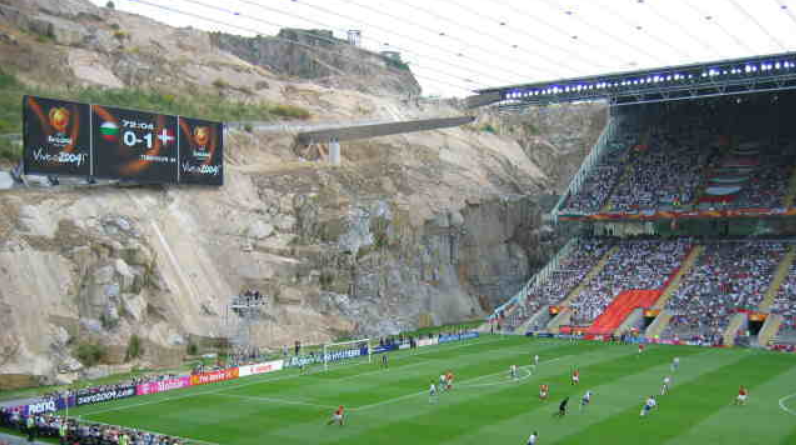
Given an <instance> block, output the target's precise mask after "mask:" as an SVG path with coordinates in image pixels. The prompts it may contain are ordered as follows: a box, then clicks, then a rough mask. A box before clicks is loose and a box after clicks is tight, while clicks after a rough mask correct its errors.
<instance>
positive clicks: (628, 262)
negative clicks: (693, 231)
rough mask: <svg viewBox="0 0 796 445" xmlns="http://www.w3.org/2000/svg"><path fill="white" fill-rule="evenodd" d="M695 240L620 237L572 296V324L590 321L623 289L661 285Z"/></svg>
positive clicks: (675, 268) (656, 287)
mask: <svg viewBox="0 0 796 445" xmlns="http://www.w3.org/2000/svg"><path fill="white" fill-rule="evenodd" d="M692 242H693V240H692V239H690V238H678V239H675V240H661V239H633V240H623V241H620V242H619V243H618V244H617V246H618V247H619V249H618V250H617V251H616V253H614V254H613V255H611V257H610V259H609V260H608V262H607V263H606V265H605V267H604V268H603V270H602V271H600V273H599V274H597V275H596V276H595V277H593V278H592V279H591V281H589V283H587V285H586V287H585V288H584V289H583V290H582V291H581V293H580V294H579V295H578V296H577V297H576V298H575V299H574V300H573V302H572V304H571V308H572V311H573V313H572V321H571V323H572V324H573V325H580V326H584V325H588V324H591V323H592V322H593V321H594V320H595V319H596V318H597V317H598V316H599V315H600V314H602V313H603V312H604V311H605V309H606V308H607V307H608V305H609V304H611V301H612V300H613V299H614V298H615V297H616V296H617V295H619V294H620V293H622V292H624V291H629V290H634V289H649V290H652V289H658V288H661V287H662V286H663V285H664V284H665V283H666V281H667V279H668V278H669V277H670V276H671V275H672V273H673V272H675V271H676V270H677V267H679V265H680V263H681V262H682V260H683V259H684V258H685V255H686V254H687V252H688V249H689V248H690V246H691V244H692Z"/></svg>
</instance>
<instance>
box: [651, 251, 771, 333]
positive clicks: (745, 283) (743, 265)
mask: <svg viewBox="0 0 796 445" xmlns="http://www.w3.org/2000/svg"><path fill="white" fill-rule="evenodd" d="M785 250H786V245H785V244H784V243H783V242H780V241H774V240H738V241H714V242H711V243H707V244H706V246H705V251H704V252H703V253H702V255H701V256H700V257H699V259H698V261H697V263H696V264H695V265H694V268H693V269H692V270H691V271H690V272H689V273H688V274H687V275H686V276H685V277H684V279H683V281H682V283H681V284H680V287H679V288H678V289H677V291H676V292H675V294H674V295H672V297H671V298H670V299H669V300H668V302H667V305H666V308H667V309H668V310H669V311H671V312H672V313H673V314H674V316H673V317H672V319H671V321H670V322H669V326H668V327H667V329H666V331H665V332H664V336H672V335H678V336H680V337H682V336H689V335H703V336H715V335H717V334H720V333H721V332H723V331H724V329H725V328H726V327H727V325H728V324H729V322H730V318H731V317H732V315H734V314H735V313H737V312H738V311H739V310H756V309H757V307H758V306H759V305H760V303H761V302H762V300H763V297H764V296H765V293H766V290H767V289H768V286H769V284H770V283H771V279H772V278H773V275H774V272H775V271H776V268H777V265H778V264H779V262H780V261H781V260H782V257H783V255H784V253H785Z"/></svg>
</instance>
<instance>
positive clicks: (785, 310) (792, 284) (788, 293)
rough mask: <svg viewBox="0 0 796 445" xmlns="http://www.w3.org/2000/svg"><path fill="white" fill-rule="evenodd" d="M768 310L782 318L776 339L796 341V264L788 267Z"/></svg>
mask: <svg viewBox="0 0 796 445" xmlns="http://www.w3.org/2000/svg"><path fill="white" fill-rule="evenodd" d="M770 310H771V313H773V314H779V315H782V317H783V319H782V323H781V324H780V325H779V331H778V332H777V337H778V338H779V337H787V338H789V340H796V264H792V265H791V266H790V271H789V273H788V276H787V278H785V282H783V283H782V285H781V286H780V288H779V293H778V294H777V298H776V299H775V300H774V304H772V305H771V309H770Z"/></svg>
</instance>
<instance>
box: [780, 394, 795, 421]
mask: <svg viewBox="0 0 796 445" xmlns="http://www.w3.org/2000/svg"><path fill="white" fill-rule="evenodd" d="M793 398H796V393H794V394H791V395H789V396H785V397H783V398H781V399H779V407H780V408H782V410H783V411H785V412H786V413H788V414H793V415H794V416H796V411H794V410H792V409H790V408H788V407H787V406H785V401H786V400H789V399H793Z"/></svg>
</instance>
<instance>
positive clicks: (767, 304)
mask: <svg viewBox="0 0 796 445" xmlns="http://www.w3.org/2000/svg"><path fill="white" fill-rule="evenodd" d="M794 259H796V247H794V246H790V247H789V248H788V253H786V254H785V256H784V257H783V258H782V260H781V261H780V262H779V266H777V271H776V272H775V273H774V279H772V280H771V284H769V285H768V289H767V290H766V295H765V296H764V297H763V301H762V302H760V306H759V307H758V310H759V311H760V312H768V310H769V309H770V308H771V305H772V304H774V300H776V299H777V294H778V293H779V288H780V287H781V286H782V283H783V282H784V281H785V278H787V277H788V273H790V267H791V265H793V260H794Z"/></svg>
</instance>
